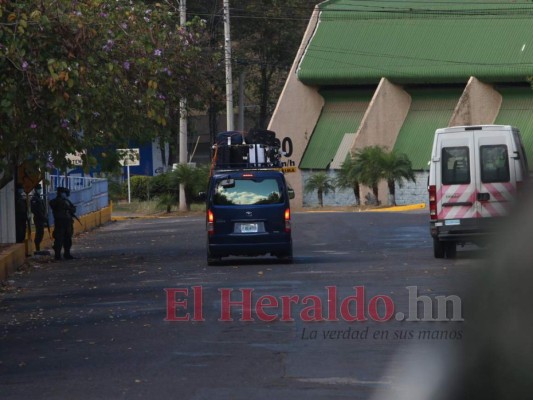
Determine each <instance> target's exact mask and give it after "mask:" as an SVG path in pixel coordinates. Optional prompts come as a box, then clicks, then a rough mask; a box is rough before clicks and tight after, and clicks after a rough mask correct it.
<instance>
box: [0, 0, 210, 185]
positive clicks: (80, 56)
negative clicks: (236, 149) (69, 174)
mask: <svg viewBox="0 0 533 400" xmlns="http://www.w3.org/2000/svg"><path fill="white" fill-rule="evenodd" d="M178 21H179V17H178V15H177V13H176V10H175V9H174V8H173V7H172V6H170V5H167V4H164V3H162V4H159V3H157V4H155V5H154V4H152V5H146V4H144V3H142V2H135V3H134V5H131V4H129V3H127V2H109V4H107V3H106V2H94V1H90V0H85V1H76V2H57V1H52V0H42V1H41V0H28V1H25V2H18V3H17V2H9V1H6V0H0V176H1V178H0V179H1V180H0V187H3V185H4V184H5V183H6V182H7V181H9V180H10V179H11V175H12V172H13V170H14V167H15V166H16V165H18V164H20V163H22V162H23V161H25V160H33V161H34V162H35V164H36V165H38V166H40V167H45V166H46V165H47V163H49V162H50V161H52V162H53V164H54V165H55V166H57V167H60V168H61V167H65V166H67V163H68V161H67V160H66V158H65V155H66V154H68V153H73V152H75V151H81V150H85V149H91V148H94V147H96V146H104V145H111V144H117V145H118V146H121V145H124V144H125V143H126V142H127V141H128V140H129V139H137V140H141V141H142V140H150V139H153V138H158V137H159V138H161V139H162V140H166V139H168V138H169V137H170V136H171V135H174V134H175V132H173V127H174V126H176V125H177V122H176V121H177V116H178V111H177V110H178V105H179V98H180V97H181V96H187V97H188V98H191V100H192V101H191V104H195V101H198V102H200V103H201V102H202V101H203V98H205V97H206V96H207V93H206V87H207V86H208V85H206V84H205V82H206V80H209V79H210V76H211V75H212V74H213V69H214V67H215V66H216V59H217V57H218V56H216V55H214V54H213V53H212V52H210V51H206V49H208V48H209V46H205V41H206V40H207V35H206V32H205V27H204V24H203V22H202V21H200V20H193V21H192V22H190V23H189V24H188V25H187V27H179V26H178V25H177V24H178ZM84 161H85V164H86V165H90V164H91V163H93V162H94V160H90V159H85V160H84Z"/></svg>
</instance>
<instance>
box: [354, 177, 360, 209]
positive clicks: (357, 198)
mask: <svg viewBox="0 0 533 400" xmlns="http://www.w3.org/2000/svg"><path fill="white" fill-rule="evenodd" d="M353 195H354V196H355V205H356V206H359V205H361V194H360V188H359V184H358V183H356V184H355V185H353Z"/></svg>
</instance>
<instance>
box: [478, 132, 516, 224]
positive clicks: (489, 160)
mask: <svg viewBox="0 0 533 400" xmlns="http://www.w3.org/2000/svg"><path fill="white" fill-rule="evenodd" d="M474 141H475V151H476V159H477V160H479V180H478V181H479V182H478V187H477V195H476V200H477V201H478V202H479V204H478V210H479V215H478V216H479V217H501V216H505V215H507V214H508V213H509V210H510V208H511V206H512V204H513V201H514V199H515V197H516V179H517V176H516V173H517V171H516V168H515V166H516V164H517V163H516V162H515V160H514V158H510V156H511V157H514V156H515V154H517V153H516V151H517V149H516V148H515V143H514V142H513V137H512V132H511V131H502V130H487V129H484V130H483V131H476V133H475V136H474Z"/></svg>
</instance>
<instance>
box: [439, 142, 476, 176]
mask: <svg viewBox="0 0 533 400" xmlns="http://www.w3.org/2000/svg"><path fill="white" fill-rule="evenodd" d="M441 176H442V184H443V185H464V184H468V183H470V150H469V148H468V147H466V146H464V147H443V148H442V175H441Z"/></svg>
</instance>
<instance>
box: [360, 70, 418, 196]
mask: <svg viewBox="0 0 533 400" xmlns="http://www.w3.org/2000/svg"><path fill="white" fill-rule="evenodd" d="M410 107H411V96H410V95H409V93H407V92H406V91H405V90H404V89H403V88H402V87H401V86H398V85H395V84H393V83H391V82H390V81H388V80H387V79H386V78H382V79H381V81H380V83H379V85H378V87H377V89H376V92H375V93H374V96H373V97H372V100H371V101H370V104H369V106H368V109H367V110H366V112H365V115H364V116H363V120H362V121H361V125H360V126H359V129H358V130H357V132H356V135H355V139H354V143H353V146H352V149H351V151H352V153H354V152H355V151H357V150H359V149H362V148H364V147H368V146H383V147H386V148H387V149H388V150H392V148H393V147H394V143H396V138H397V137H398V134H399V133H400V129H401V128H402V125H403V124H404V122H405V118H406V117H407V114H408V113H409V108H410ZM368 192H371V190H370V189H369V188H366V187H361V200H362V204H364V198H365V195H366V194H367V193H368ZM379 200H380V201H381V203H382V204H387V202H388V188H387V183H386V182H381V183H380V185H379Z"/></svg>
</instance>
